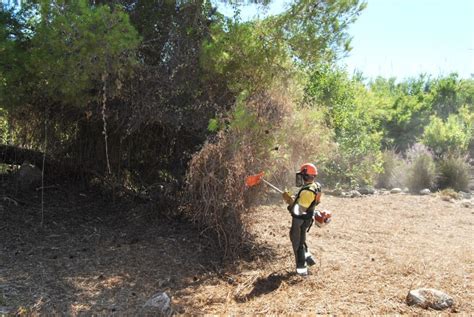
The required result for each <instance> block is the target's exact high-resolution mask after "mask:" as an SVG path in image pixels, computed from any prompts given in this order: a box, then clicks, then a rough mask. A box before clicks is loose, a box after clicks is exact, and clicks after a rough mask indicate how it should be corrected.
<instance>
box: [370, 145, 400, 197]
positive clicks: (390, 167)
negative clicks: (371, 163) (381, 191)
mask: <svg viewBox="0 0 474 317" xmlns="http://www.w3.org/2000/svg"><path fill="white" fill-rule="evenodd" d="M382 160H383V163H382V168H383V172H382V173H380V174H379V175H378V177H377V184H376V185H377V187H381V188H394V187H404V186H405V183H406V172H404V171H405V170H406V162H405V160H404V159H403V158H402V157H401V156H400V155H399V154H397V153H396V151H395V150H393V149H392V150H385V151H384V152H383V153H382Z"/></svg>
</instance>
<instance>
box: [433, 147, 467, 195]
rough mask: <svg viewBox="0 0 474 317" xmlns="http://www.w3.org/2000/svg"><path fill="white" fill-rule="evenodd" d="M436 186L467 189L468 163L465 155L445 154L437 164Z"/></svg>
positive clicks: (458, 189)
mask: <svg viewBox="0 0 474 317" xmlns="http://www.w3.org/2000/svg"><path fill="white" fill-rule="evenodd" d="M438 171H439V177H438V187H439V188H452V189H454V190H457V191H460V190H467V188H468V186H469V164H468V163H467V161H466V157H463V156H460V155H447V156H445V157H443V158H442V159H441V160H440V161H439V164H438Z"/></svg>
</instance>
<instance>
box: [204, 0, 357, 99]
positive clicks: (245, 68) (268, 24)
mask: <svg viewBox="0 0 474 317" xmlns="http://www.w3.org/2000/svg"><path fill="white" fill-rule="evenodd" d="M364 7H365V5H364V4H360V3H359V1H358V0H350V1H347V0H346V1H324V2H323V3H320V4H314V3H312V2H311V1H308V0H299V1H296V2H294V3H293V4H292V6H291V8H290V9H289V10H288V11H287V12H284V13H282V14H280V15H278V16H273V17H269V18H267V19H265V20H262V21H259V20H257V21H250V22H245V23H242V22H240V21H239V19H238V18H237V19H235V20H232V19H224V18H223V17H221V18H220V19H219V20H218V21H217V23H215V24H214V25H213V26H212V28H211V37H210V38H209V40H208V41H206V42H205V43H204V44H203V48H202V55H201V63H202V65H203V67H204V69H206V70H207V71H208V72H209V73H210V75H211V76H215V75H218V76H220V77H223V78H224V80H225V81H226V82H228V83H229V87H230V88H231V90H232V91H234V92H235V93H239V92H240V91H243V90H247V91H249V92H252V91H259V90H262V89H267V88H268V87H269V86H271V84H272V83H275V82H277V83H279V82H285V81H287V80H288V79H290V78H291V77H292V75H294V74H295V73H297V69H296V68H295V66H314V65H317V63H319V62H322V61H326V62H327V61H333V60H334V59H335V58H336V57H338V56H339V55H341V54H343V53H345V52H347V51H348V50H349V49H350V47H349V43H350V37H349V35H348V33H347V28H348V25H349V24H350V23H351V22H353V21H354V19H355V18H356V17H357V16H358V14H359V13H360V11H361V10H363V8H364Z"/></svg>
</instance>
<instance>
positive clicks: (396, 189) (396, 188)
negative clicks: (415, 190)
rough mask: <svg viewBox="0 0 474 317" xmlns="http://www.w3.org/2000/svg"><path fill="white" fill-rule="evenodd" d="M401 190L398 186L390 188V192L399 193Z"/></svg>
mask: <svg viewBox="0 0 474 317" xmlns="http://www.w3.org/2000/svg"><path fill="white" fill-rule="evenodd" d="M401 192H402V189H401V188H398V187H395V188H392V190H391V191H390V193H391V194H399V193H401Z"/></svg>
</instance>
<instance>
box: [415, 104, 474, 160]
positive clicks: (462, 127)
mask: <svg viewBox="0 0 474 317" xmlns="http://www.w3.org/2000/svg"><path fill="white" fill-rule="evenodd" d="M473 124H474V113H472V112H470V111H469V110H468V109H467V107H463V108H461V109H460V112H459V114H450V115H449V117H448V118H447V120H446V121H443V120H442V119H441V118H439V117H437V116H432V117H431V119H430V123H429V124H428V125H427V126H426V127H425V130H424V132H423V136H422V138H421V141H422V143H423V144H425V145H426V146H428V147H430V148H431V149H433V151H434V152H435V153H436V154H437V155H438V156H441V155H444V154H447V153H459V154H462V153H466V151H467V148H468V146H469V143H470V141H471V140H472V137H473V135H472V129H473V126H474V125H473Z"/></svg>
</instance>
